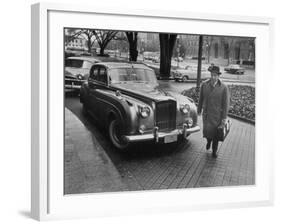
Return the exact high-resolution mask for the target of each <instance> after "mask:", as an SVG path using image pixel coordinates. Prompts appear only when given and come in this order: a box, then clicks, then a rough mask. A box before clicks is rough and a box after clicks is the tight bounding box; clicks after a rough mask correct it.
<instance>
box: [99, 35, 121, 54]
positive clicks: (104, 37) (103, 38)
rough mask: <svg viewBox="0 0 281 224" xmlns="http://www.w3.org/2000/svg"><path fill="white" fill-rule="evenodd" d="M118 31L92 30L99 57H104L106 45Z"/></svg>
mask: <svg viewBox="0 0 281 224" xmlns="http://www.w3.org/2000/svg"><path fill="white" fill-rule="evenodd" d="M117 33H118V31H103V30H94V35H95V37H96V40H97V42H98V44H99V46H100V55H104V50H105V48H106V46H107V45H108V43H109V42H110V41H111V40H112V39H113V38H114V37H115V36H116V34H117Z"/></svg>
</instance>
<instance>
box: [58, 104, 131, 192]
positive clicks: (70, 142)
mask: <svg viewBox="0 0 281 224" xmlns="http://www.w3.org/2000/svg"><path fill="white" fill-rule="evenodd" d="M64 170H65V173H64V183H65V185H64V193H65V194H77V193H90V192H106V191H108V192H109V191H110V192H113V191H124V190H128V189H127V187H126V185H124V184H123V182H122V181H121V177H120V175H119V172H118V171H117V170H116V168H115V167H114V165H113V164H112V162H111V160H110V159H109V158H108V156H107V154H106V153H105V152H104V150H103V149H102V148H101V146H100V144H99V143H98V142H97V140H96V139H95V137H93V136H92V134H91V133H90V132H89V131H88V130H87V129H86V128H85V126H84V125H83V124H82V123H81V121H80V120H79V119H78V118H77V117H76V116H75V115H73V114H72V112H70V111H69V110H68V109H65V149H64Z"/></svg>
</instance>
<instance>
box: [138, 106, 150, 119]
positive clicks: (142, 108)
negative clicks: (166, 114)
mask: <svg viewBox="0 0 281 224" xmlns="http://www.w3.org/2000/svg"><path fill="white" fill-rule="evenodd" d="M138 107H139V114H140V115H141V117H143V118H146V117H148V116H149V114H150V109H149V107H147V106H138Z"/></svg>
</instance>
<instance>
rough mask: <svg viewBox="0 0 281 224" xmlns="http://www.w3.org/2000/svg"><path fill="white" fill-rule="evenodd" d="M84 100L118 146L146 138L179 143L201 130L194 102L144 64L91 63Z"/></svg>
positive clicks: (126, 147) (81, 97) (88, 109)
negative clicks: (168, 88)
mask: <svg viewBox="0 0 281 224" xmlns="http://www.w3.org/2000/svg"><path fill="white" fill-rule="evenodd" d="M80 102H81V103H82V104H83V111H84V112H85V113H86V114H90V115H91V116H93V117H95V118H96V120H97V121H98V122H99V123H100V124H101V125H102V126H104V127H105V128H106V129H107V131H108V136H109V139H110V141H111V142H112V144H113V145H114V146H115V147H116V148H117V149H119V150H125V149H128V146H129V145H130V144H131V143H137V142H143V141H154V142H155V143H171V142H177V141H181V140H184V139H185V138H186V137H187V136H188V135H190V134H191V133H194V132H197V131H199V130H200V127H199V126H198V124H197V118H198V117H197V110H196V105H195V103H194V101H193V100H192V99H189V98H187V97H185V96H183V95H181V94H179V93H174V92H168V91H164V90H162V89H160V87H159V84H158V81H157V79H156V76H155V73H154V70H153V69H151V68H149V67H147V66H145V65H144V64H133V63H113V62H103V63H97V64H95V65H93V67H92V68H91V70H90V76H89V78H88V81H87V82H85V83H83V85H82V87H81V89H80Z"/></svg>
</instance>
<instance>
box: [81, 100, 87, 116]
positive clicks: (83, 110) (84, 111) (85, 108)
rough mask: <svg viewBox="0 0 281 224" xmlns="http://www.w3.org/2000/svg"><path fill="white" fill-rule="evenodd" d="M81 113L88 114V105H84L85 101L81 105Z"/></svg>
mask: <svg viewBox="0 0 281 224" xmlns="http://www.w3.org/2000/svg"><path fill="white" fill-rule="evenodd" d="M82 113H83V114H84V115H88V107H87V106H86V105H85V103H83V106H82Z"/></svg>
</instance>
